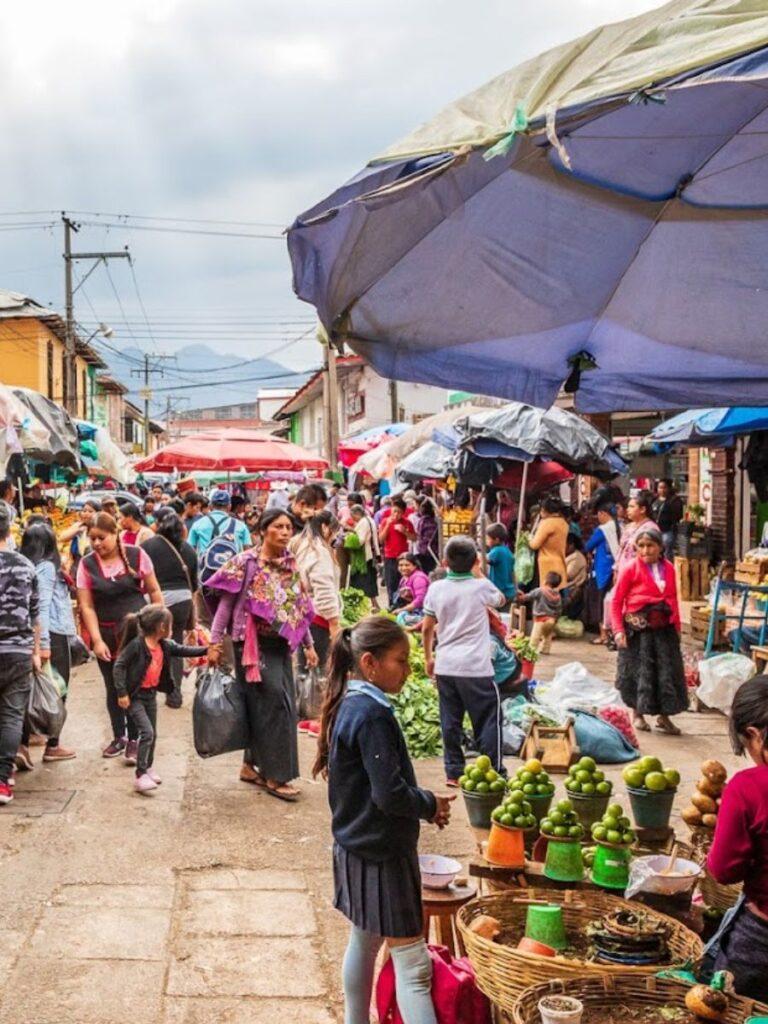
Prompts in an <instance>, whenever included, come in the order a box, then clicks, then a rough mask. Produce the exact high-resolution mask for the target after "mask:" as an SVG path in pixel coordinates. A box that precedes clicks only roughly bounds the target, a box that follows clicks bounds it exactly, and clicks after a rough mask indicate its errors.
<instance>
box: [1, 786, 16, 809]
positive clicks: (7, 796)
mask: <svg viewBox="0 0 768 1024" xmlns="http://www.w3.org/2000/svg"><path fill="white" fill-rule="evenodd" d="M11 800H13V790H12V789H11V787H10V786H9V785H8V783H7V782H0V804H9V803H10V802H11Z"/></svg>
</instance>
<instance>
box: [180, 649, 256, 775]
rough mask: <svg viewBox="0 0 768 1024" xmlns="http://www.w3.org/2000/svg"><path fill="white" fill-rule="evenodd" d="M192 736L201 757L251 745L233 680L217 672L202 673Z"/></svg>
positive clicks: (193, 707) (197, 693) (241, 695)
mask: <svg viewBox="0 0 768 1024" xmlns="http://www.w3.org/2000/svg"><path fill="white" fill-rule="evenodd" d="M192 732H193V736H194V742H195V750H196V751H197V753H198V754H199V755H200V757H215V756H216V755H217V754H227V753H229V752H230V751H231V750H244V749H245V748H246V747H247V746H248V744H249V743H250V735H249V730H248V717H247V713H246V710H245V700H244V697H243V694H242V693H241V692H240V688H239V687H238V686H237V683H236V681H235V679H234V678H233V677H232V676H230V675H227V673H226V672H222V671H221V669H220V668H207V669H204V670H203V672H201V674H200V676H199V677H198V680H197V687H196V689H195V701H194V704H193V705H192Z"/></svg>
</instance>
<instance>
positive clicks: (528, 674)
mask: <svg viewBox="0 0 768 1024" xmlns="http://www.w3.org/2000/svg"><path fill="white" fill-rule="evenodd" d="M533 666H534V662H532V661H528V659H527V658H523V659H522V662H521V669H520V671H521V672H522V674H523V677H524V678H525V679H533Z"/></svg>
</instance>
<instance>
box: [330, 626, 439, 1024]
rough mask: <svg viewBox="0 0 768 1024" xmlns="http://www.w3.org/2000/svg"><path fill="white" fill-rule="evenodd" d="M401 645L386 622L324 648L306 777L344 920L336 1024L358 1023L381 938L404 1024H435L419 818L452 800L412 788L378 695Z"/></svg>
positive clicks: (403, 651) (398, 737) (391, 684)
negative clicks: (321, 691) (320, 783)
mask: <svg viewBox="0 0 768 1024" xmlns="http://www.w3.org/2000/svg"><path fill="white" fill-rule="evenodd" d="M409 651H410V646H409V643H408V637H407V635H406V633H405V631H404V630H403V629H402V628H401V627H400V626H398V625H397V623H395V622H392V621H391V620H389V619H385V618H380V617H374V616H372V617H370V618H367V619H363V620H362V621H361V622H359V623H358V624H357V625H356V626H355V627H354V628H353V629H344V630H342V632H341V633H340V634H339V635H338V636H337V637H336V639H335V641H334V644H333V648H332V650H331V658H330V665H329V673H328V680H327V690H326V698H325V704H324V706H323V714H322V721H321V728H320V737H319V741H318V753H317V760H316V761H315V764H314V768H313V773H314V775H315V776H317V775H324V776H327V778H328V799H329V803H330V805H331V812H332V830H333V837H334V840H335V842H334V849H333V871H334V882H335V893H336V895H335V900H334V906H335V907H336V908H337V910H340V911H341V912H342V913H343V914H344V916H345V917H346V918H347V919H348V920H349V921H350V922H351V924H352V931H351V934H350V938H349V945H348V946H347V951H346V954H345V956H344V964H343V983H344V1000H345V1017H344V1020H345V1024H368V1019H369V1012H368V1011H369V1006H370V1002H371V992H372V988H373V972H374V965H375V962H376V955H377V953H378V951H379V949H380V947H381V944H382V942H386V943H387V946H388V947H389V952H390V954H391V956H392V962H393V965H394V969H395V986H396V993H397V1002H398V1006H399V1009H400V1013H401V1015H402V1018H403V1020H404V1021H405V1024H436V1018H435V1011H434V1008H433V1005H432V996H431V988H432V965H431V961H430V959H429V954H428V952H427V946H426V942H425V941H424V938H423V934H422V927H423V924H422V921H423V918H422V907H421V877H420V874H419V862H418V856H417V846H418V840H419V821H420V819H424V820H425V821H429V822H432V823H433V824H435V825H437V827H438V828H444V827H445V826H446V825H447V824H448V820H449V818H450V802H451V801H452V800H453V799H455V798H454V797H441V796H435V795H434V793H430V792H429V791H427V790H424V789H419V787H418V786H417V785H416V776H415V774H414V771H413V766H412V764H411V761H410V758H409V756H408V751H407V749H406V746H405V739H404V738H403V734H402V732H401V730H400V726H399V725H398V723H397V720H396V719H395V715H394V712H393V710H392V707H391V705H390V703H389V701H388V700H387V697H386V695H387V694H390V693H391V694H395V693H399V692H400V690H401V689H402V687H403V684H404V683H405V681H406V679H407V678H408V674H409V671H410V669H409V665H408V655H409Z"/></svg>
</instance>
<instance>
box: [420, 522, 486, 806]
mask: <svg viewBox="0 0 768 1024" xmlns="http://www.w3.org/2000/svg"><path fill="white" fill-rule="evenodd" d="M445 560H446V563H447V566H448V574H447V576H446V578H445V579H443V580H438V581H437V582H436V583H432V584H431V585H430V588H429V590H428V591H427V595H426V597H425V598H424V625H423V628H422V637H423V640H424V655H425V658H426V662H427V672H428V673H429V675H430V676H434V677H435V679H436V681H437V689H438V692H439V694H440V728H441V730H442V734H443V762H444V764H445V774H446V783H447V785H449V786H456V785H458V779H459V777H460V776H461V775H462V774H463V772H464V764H465V759H464V751H463V749H462V746H461V739H462V722H463V720H464V713H465V712H466V713H467V714H468V715H469V718H470V720H471V722H472V728H473V730H474V734H475V740H476V742H477V746H478V749H479V750H480V752H481V753H482V754H486V755H487V756H488V757H490V759H491V763H492V764H493V767H494V768H495V769H496V771H500V772H503V771H504V765H503V762H502V735H501V700H500V699H499V691H498V689H497V687H496V686H495V684H494V682H493V664H492V662H491V639H490V630H489V624H488V609H489V608H501V607H502V606H503V605H504V603H505V601H506V598H505V597H504V595H503V594H502V593H501V591H500V590H497V589H496V587H494V585H493V584H492V583H491V581H490V580H489V579H487V577H485V576H484V575H483V572H482V569H481V568H480V563H479V561H478V557H477V548H476V547H475V543H474V541H473V540H471V538H469V537H454V538H453V539H452V540H450V541H449V542H448V544H447V546H446V549H445ZM435 628H437V634H438V645H437V650H436V652H435V654H434V656H433V645H434V639H435Z"/></svg>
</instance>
